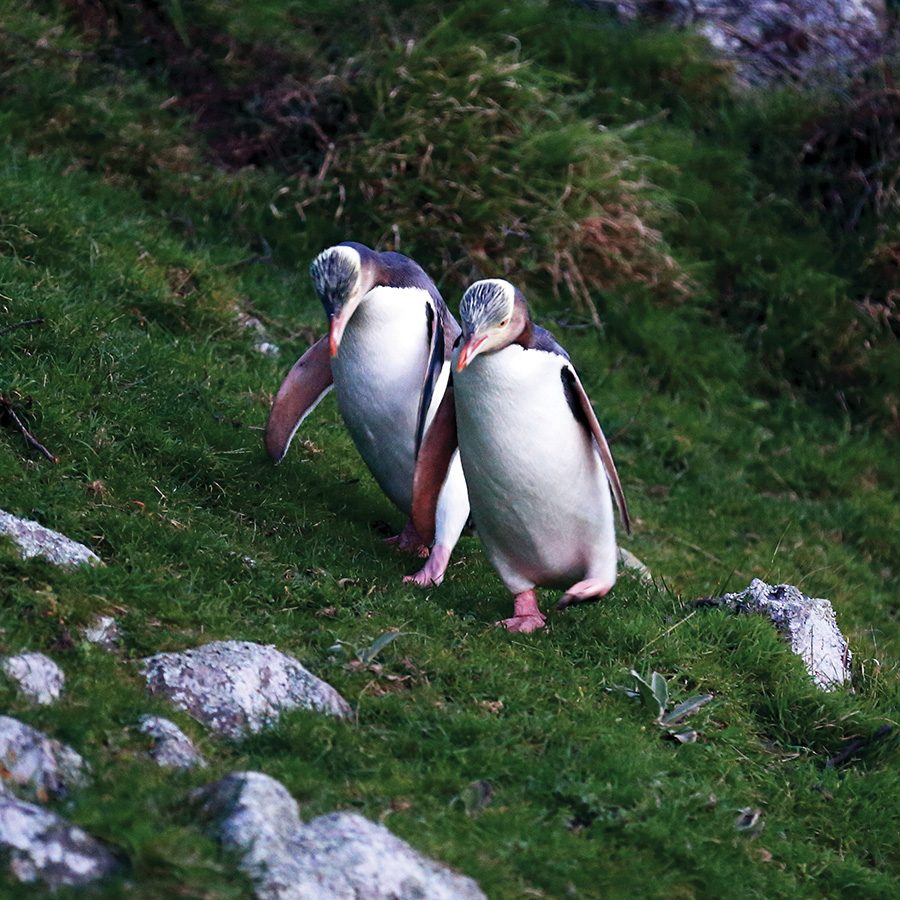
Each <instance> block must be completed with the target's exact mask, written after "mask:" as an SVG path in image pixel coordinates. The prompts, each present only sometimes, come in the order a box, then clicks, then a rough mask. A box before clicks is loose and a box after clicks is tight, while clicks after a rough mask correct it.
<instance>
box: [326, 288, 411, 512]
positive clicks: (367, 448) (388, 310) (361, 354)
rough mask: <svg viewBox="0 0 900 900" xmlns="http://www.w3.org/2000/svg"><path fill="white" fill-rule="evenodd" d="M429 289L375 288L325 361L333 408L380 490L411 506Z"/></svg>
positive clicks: (393, 499) (402, 503) (405, 508)
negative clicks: (331, 378) (334, 401)
mask: <svg viewBox="0 0 900 900" xmlns="http://www.w3.org/2000/svg"><path fill="white" fill-rule="evenodd" d="M427 303H428V296H427V294H426V293H425V292H424V291H422V290H420V289H418V288H388V287H377V288H373V289H372V290H371V291H369V293H368V294H366V296H365V298H364V299H363V301H362V303H360V305H359V307H358V308H357V310H356V312H355V313H354V314H353V316H352V318H351V319H350V321H349V322H348V323H347V328H346V330H345V331H344V336H343V339H342V341H341V347H340V350H339V352H338V355H337V356H336V357H335V358H334V359H333V360H332V361H331V369H332V373H333V376H334V391H335V395H336V397H337V404H338V409H339V410H340V412H341V415H342V416H343V418H344V421H345V422H346V424H347V428H348V430H349V431H350V435H351V437H352V438H353V441H354V443H355V444H356V447H357V449H358V450H359V452H360V454H361V455H362V457H363V459H364V460H365V461H366V464H367V465H368V466H369V468H370V470H371V471H372V474H373V475H374V476H375V479H376V480H377V481H378V483H379V484H380V485H381V488H382V490H384V492H385V493H386V494H387V495H388V496H389V497H390V498H391V500H392V501H393V502H394V503H395V504H396V505H397V506H399V507H400V508H401V509H403V510H404V511H407V512H408V511H409V508H410V504H411V494H412V476H413V466H414V451H415V428H416V418H417V415H418V410H419V398H420V396H421V392H422V386H423V383H424V380H425V369H426V365H427V361H428V353H429V346H428V331H427V327H428V326H427V319H426V306H427Z"/></svg>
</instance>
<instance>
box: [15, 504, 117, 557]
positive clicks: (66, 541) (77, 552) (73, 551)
mask: <svg viewBox="0 0 900 900" xmlns="http://www.w3.org/2000/svg"><path fill="white" fill-rule="evenodd" d="M0 535H6V536H7V537H9V538H12V542H13V543H14V544H15V546H16V549H17V550H18V551H19V555H20V556H21V557H22V559H31V558H32V557H35V556H39V557H42V558H44V559H46V560H48V561H49V562H51V563H53V564H54V565H56V566H67V567H70V566H80V565H83V564H85V563H88V564H90V565H93V566H96V565H100V564H101V559H100V557H99V556H97V554H96V553H94V552H93V551H92V550H90V549H89V548H87V547H85V546H84V544H79V543H78V542H77V541H73V540H71V539H70V538H67V537H66V536H65V535H63V534H60V533H59V532H58V531H52V530H51V529H49V528H44V526H43V525H39V524H38V523H37V522H32V521H31V520H30V519H21V518H19V517H18V516H14V515H11V514H10V513H8V512H4V511H3V510H0Z"/></svg>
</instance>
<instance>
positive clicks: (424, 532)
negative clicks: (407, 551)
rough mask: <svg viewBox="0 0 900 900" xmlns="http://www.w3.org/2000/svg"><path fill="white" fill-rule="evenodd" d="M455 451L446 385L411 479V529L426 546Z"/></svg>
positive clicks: (449, 391) (450, 394)
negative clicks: (412, 527)
mask: <svg viewBox="0 0 900 900" xmlns="http://www.w3.org/2000/svg"><path fill="white" fill-rule="evenodd" d="M456 447H457V439H456V407H455V406H454V403H453V387H452V385H447V390H446V391H445V392H444V398H443V400H441V405H440V406H439V407H438V409H437V412H436V413H435V414H434V419H432V422H431V425H430V426H429V427H428V431H427V432H426V434H425V438H424V440H423V441H422V446H421V447H420V448H419V455H418V457H417V458H416V471H415V475H414V476H413V500H412V520H413V525H415V527H416V531H418V532H419V536H420V537H421V538H422V540H423V541H424V542H425V543H426V544H429V545H430V544H431V543H432V541H434V530H435V524H434V520H435V515H436V514H437V504H438V496H439V495H440V493H441V488H442V487H443V486H444V480H445V479H446V477H447V469H448V468H450V460H451V459H453V454H454V453H455V452H456Z"/></svg>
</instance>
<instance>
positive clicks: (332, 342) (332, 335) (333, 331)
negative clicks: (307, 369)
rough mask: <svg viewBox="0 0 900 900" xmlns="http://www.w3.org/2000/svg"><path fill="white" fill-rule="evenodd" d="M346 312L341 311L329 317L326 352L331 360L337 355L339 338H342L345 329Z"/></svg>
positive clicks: (339, 344) (339, 343)
mask: <svg viewBox="0 0 900 900" xmlns="http://www.w3.org/2000/svg"><path fill="white" fill-rule="evenodd" d="M345 313H346V310H341V311H340V312H339V313H338V314H337V315H336V316H332V317H331V323H330V325H329V327H328V350H329V353H330V354H331V357H332V359H333V358H334V357H335V356H337V355H338V350H339V349H340V346H341V338H342V337H343V336H344V329H345V328H346V327H347V319H349V318H350V317H349V316H347V315H346V314H345Z"/></svg>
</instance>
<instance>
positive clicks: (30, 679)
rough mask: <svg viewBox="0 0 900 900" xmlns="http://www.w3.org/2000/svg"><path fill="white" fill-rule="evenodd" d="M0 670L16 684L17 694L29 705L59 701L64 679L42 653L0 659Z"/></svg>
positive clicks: (48, 658)
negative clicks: (27, 701)
mask: <svg viewBox="0 0 900 900" xmlns="http://www.w3.org/2000/svg"><path fill="white" fill-rule="evenodd" d="M0 670H2V671H3V674H4V675H6V677H7V678H9V679H10V681H14V682H15V683H16V687H17V688H18V689H19V693H20V694H21V695H22V696H23V697H24V698H25V699H26V700H29V701H30V702H31V703H37V704H38V705H39V706H46V705H47V704H49V703H52V702H53V701H54V700H57V699H59V695H60V694H61V693H62V689H63V685H64V684H65V682H66V677H65V675H63V672H62V669H60V667H59V666H58V665H57V664H56V663H55V662H53V660H52V659H50V657H48V656H44V654H43V653H19V654H17V655H16V656H5V657H2V658H0Z"/></svg>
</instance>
